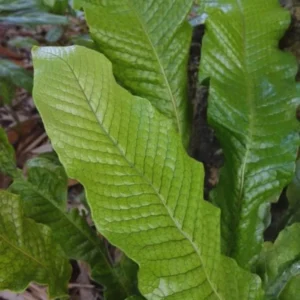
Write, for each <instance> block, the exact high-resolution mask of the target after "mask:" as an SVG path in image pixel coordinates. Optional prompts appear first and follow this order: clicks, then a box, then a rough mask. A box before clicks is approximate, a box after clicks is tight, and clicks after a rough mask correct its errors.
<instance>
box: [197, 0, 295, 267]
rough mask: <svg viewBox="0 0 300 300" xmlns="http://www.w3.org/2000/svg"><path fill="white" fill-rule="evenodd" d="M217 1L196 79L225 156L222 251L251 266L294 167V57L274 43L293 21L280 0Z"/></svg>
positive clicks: (216, 198) (218, 192) (220, 199)
mask: <svg viewBox="0 0 300 300" xmlns="http://www.w3.org/2000/svg"><path fill="white" fill-rule="evenodd" d="M218 3H219V4H220V6H222V7H223V10H224V11H221V10H218V9H211V11H210V12H209V15H210V16H209V18H208V22H207V30H206V35H205V37H204V39H203V47H202V62H201V68H200V81H206V80H207V78H210V89H209V93H210V95H209V100H208V101H209V105H208V119H209V123H210V124H211V125H212V126H213V128H214V129H215V131H216V135H217V137H218V139H219V140H220V142H221V145H222V147H223V150H224V155H225V166H224V167H223V169H222V170H221V177H220V181H219V184H218V186H217V188H216V189H215V191H214V192H213V194H212V200H213V202H215V203H216V204H217V205H218V206H219V207H220V208H221V211H222V226H221V228H222V240H223V248H224V251H225V253H226V254H228V255H230V256H232V257H234V258H236V259H237V261H238V263H239V264H240V265H242V266H249V265H251V263H252V262H254V261H255V259H256V257H257V254H258V253H259V252H260V248H261V244H262V242H263V230H264V228H265V224H264V223H265V222H266V220H265V219H266V217H267V216H268V211H269V209H268V208H269V202H270V201H276V200H277V199H278V197H279V195H280V192H281V190H282V188H283V187H284V186H285V185H286V184H287V183H288V182H289V181H290V180H291V178H292V175H293V170H294V167H295V163H294V162H295V158H296V153H297V144H298V133H297V126H298V125H297V121H296V118H295V111H296V106H297V103H296V101H295V97H296V85H295V74H296V72H297V64H296V62H295V59H294V58H293V57H292V56H291V55H289V54H287V53H283V52H281V51H279V50H278V48H277V45H278V42H279V39H280V37H281V36H282V35H283V33H284V31H285V30H286V28H287V27H288V25H289V21H290V17H289V15H288V12H286V11H284V9H282V8H281V7H280V6H279V3H278V1H277V0H266V1H263V3H262V1H261V0H252V1H247V0H240V1H237V0H236V1H229V0H228V1H225V0H223V1H222V0H220V1H218ZM226 3H227V4H228V5H227V6H224V4H226Z"/></svg>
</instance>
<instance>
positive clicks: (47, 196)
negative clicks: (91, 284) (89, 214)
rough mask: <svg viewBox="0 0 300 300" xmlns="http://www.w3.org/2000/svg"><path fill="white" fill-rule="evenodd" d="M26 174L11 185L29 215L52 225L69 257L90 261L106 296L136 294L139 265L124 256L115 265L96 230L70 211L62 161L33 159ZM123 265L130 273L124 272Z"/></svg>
mask: <svg viewBox="0 0 300 300" xmlns="http://www.w3.org/2000/svg"><path fill="white" fill-rule="evenodd" d="M27 175H28V180H27V181H26V180H24V179H22V178H19V179H17V180H15V181H14V183H13V185H12V186H11V187H10V190H11V191H12V192H13V193H16V194H19V195H20V196H21V199H22V201H23V202H24V204H23V206H24V214H25V215H26V217H30V218H32V219H33V220H35V221H36V222H38V223H42V224H45V225H47V226H49V227H50V228H51V229H52V232H53V236H54V239H55V240H56V242H57V243H59V244H60V245H61V247H62V248H63V250H64V252H65V254H66V255H67V256H68V257H69V258H72V259H76V260H83V261H86V262H87V263H89V265H90V266H91V269H92V277H93V279H94V280H96V281H98V282H99V283H101V284H103V285H105V286H106V288H107V291H106V292H105V296H106V299H108V300H109V299H111V300H115V299H124V298H126V296H129V295H132V294H133V293H135V292H136V291H135V281H134V276H135V274H136V267H135V266H134V265H133V264H132V263H130V262H126V259H123V261H122V262H121V263H120V264H119V265H118V266H116V267H115V268H113V266H112V265H111V263H110V261H109V259H108V257H107V253H106V249H105V246H104V244H103V241H101V240H100V239H99V237H98V236H97V234H96V232H94V231H92V229H91V228H90V227H89V226H88V224H87V223H86V221H85V220H84V219H83V218H82V217H81V216H80V215H79V213H78V211H77V210H75V209H73V210H72V211H69V212H68V211H67V209H66V203H67V201H66V200H67V176H66V174H65V171H64V169H63V167H62V166H61V165H60V164H59V162H58V161H57V162H55V158H54V157H53V156H49V155H47V156H45V155H44V156H41V157H37V158H34V159H31V160H30V161H29V162H28V164H27ZM123 267H125V268H126V269H127V271H128V272H127V273H129V274H127V273H124V272H123V273H122V268H123ZM130 273H131V274H132V275H130ZM128 275H129V276H130V278H127V276H128Z"/></svg>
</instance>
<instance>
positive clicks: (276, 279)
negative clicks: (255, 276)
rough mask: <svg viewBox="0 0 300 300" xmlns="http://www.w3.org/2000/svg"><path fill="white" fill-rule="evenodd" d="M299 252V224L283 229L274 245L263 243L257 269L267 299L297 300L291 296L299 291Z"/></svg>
mask: <svg viewBox="0 0 300 300" xmlns="http://www.w3.org/2000/svg"><path fill="white" fill-rule="evenodd" d="M299 250H300V223H295V224H293V225H292V226H290V227H287V228H285V229H284V230H283V231H282V232H281V233H280V234H279V236H278V238H277V239H276V241H275V243H274V244H272V243H270V242H267V243H265V245H264V248H263V251H262V253H261V255H260V259H259V263H258V266H257V268H258V273H259V274H260V275H261V277H262V278H263V279H264V286H265V289H266V296H267V299H288V300H291V299H298V297H294V296H292V295H296V291H299V285H297V284H296V282H298V283H299V276H300V253H299ZM281 293H283V295H281ZM298 295H299V294H298ZM289 297H290V298H289Z"/></svg>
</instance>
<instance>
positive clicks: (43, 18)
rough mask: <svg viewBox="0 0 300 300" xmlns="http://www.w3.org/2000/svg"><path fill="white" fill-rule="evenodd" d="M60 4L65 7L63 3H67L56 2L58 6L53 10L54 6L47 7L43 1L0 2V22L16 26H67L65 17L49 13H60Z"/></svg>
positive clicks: (9, 0) (18, 0)
mask: <svg viewBox="0 0 300 300" xmlns="http://www.w3.org/2000/svg"><path fill="white" fill-rule="evenodd" d="M45 2H49V1H45ZM51 2H53V1H51ZM60 2H61V4H62V5H65V4H64V3H63V2H67V1H66V0H62V1H60V0H56V1H55V3H57V5H58V6H57V10H55V6H54V7H52V6H51V5H50V6H47V5H45V3H44V2H43V0H0V22H4V23H7V24H17V25H20V24H22V25H40V24H54V25H55V24H67V23H68V18H67V17H65V16H60V15H55V14H53V13H51V12H50V11H51V10H53V11H55V12H59V13H62V12H63V11H62V8H63V6H62V7H60V6H59V5H60ZM53 3H54V2H53Z"/></svg>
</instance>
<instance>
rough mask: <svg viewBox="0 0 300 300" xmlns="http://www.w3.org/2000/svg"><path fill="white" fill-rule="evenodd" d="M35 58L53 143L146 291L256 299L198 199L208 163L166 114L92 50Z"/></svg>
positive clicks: (254, 283)
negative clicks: (188, 147) (191, 151)
mask: <svg viewBox="0 0 300 300" xmlns="http://www.w3.org/2000/svg"><path fill="white" fill-rule="evenodd" d="M33 61H34V68H35V78H34V91H33V94H34V99H35V103H36V105H37V107H38V109H39V112H40V113H41V116H42V118H43V121H44V124H45V127H46V130H47V133H48V135H49V137H50V138H51V141H52V144H53V147H54V148H55V150H56V151H57V153H58V155H59V158H60V160H61V162H62V163H63V165H64V167H65V168H66V171H67V173H68V175H69V176H70V177H71V178H76V179H78V180H79V181H80V182H81V183H82V184H83V185H84V187H85V189H86V194H87V198H88V202H89V205H90V207H91V210H92V216H93V219H94V222H95V224H96V227H97V229H98V230H99V231H100V232H101V233H102V234H103V235H104V236H105V237H107V238H108V239H109V241H110V242H111V243H112V244H114V245H116V246H118V247H119V248H120V249H121V250H123V251H124V252H125V253H126V254H127V255H128V256H129V257H130V258H132V259H133V260H134V261H136V262H137V263H138V264H139V267H140V271H139V288H140V291H141V292H142V294H143V295H144V296H145V297H146V298H147V299H170V300H171V299H174V300H175V299H197V300H200V299H205V298H208V297H210V298H212V299H233V300H234V299H260V296H261V291H260V280H259V278H258V277H257V276H255V275H252V274H250V273H247V272H246V271H243V270H242V269H240V268H239V267H238V266H237V264H236V263H235V262H234V261H233V260H231V259H229V258H226V257H223V256H222V255H221V253H220V241H219V240H220V235H219V227H220V224H219V210H218V209H217V208H215V207H213V206H212V205H211V204H209V203H208V202H205V201H204V200H202V199H201V195H202V193H203V186H202V184H201V183H200V182H202V181H203V177H204V174H203V167H202V165H201V164H200V163H198V162H196V161H194V160H193V159H191V158H190V157H188V155H187V154H186V153H185V150H184V148H183V146H182V143H181V139H180V137H179V136H178V134H177V133H176V131H175V130H174V128H173V125H172V124H170V122H169V120H168V119H166V118H165V117H164V116H163V115H161V114H160V113H158V112H156V111H155V109H154V108H153V107H152V106H151V104H150V103H149V102H148V101H147V100H145V99H143V98H139V97H135V96H132V95H131V94H130V93H128V92H127V91H126V90H124V89H123V88H122V87H120V86H119V85H118V84H117V83H116V82H115V79H114V77H113V75H112V66H111V64H110V62H109V61H108V60H107V59H106V58H105V57H104V56H103V55H101V54H99V53H97V52H95V51H92V50H89V49H86V48H83V47H80V46H77V47H74V46H73V47H66V48H54V47H46V48H35V49H34V50H33ZM58 73H59V74H60V76H59V77H58V76H57V74H58ZM46 87H47V88H46Z"/></svg>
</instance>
